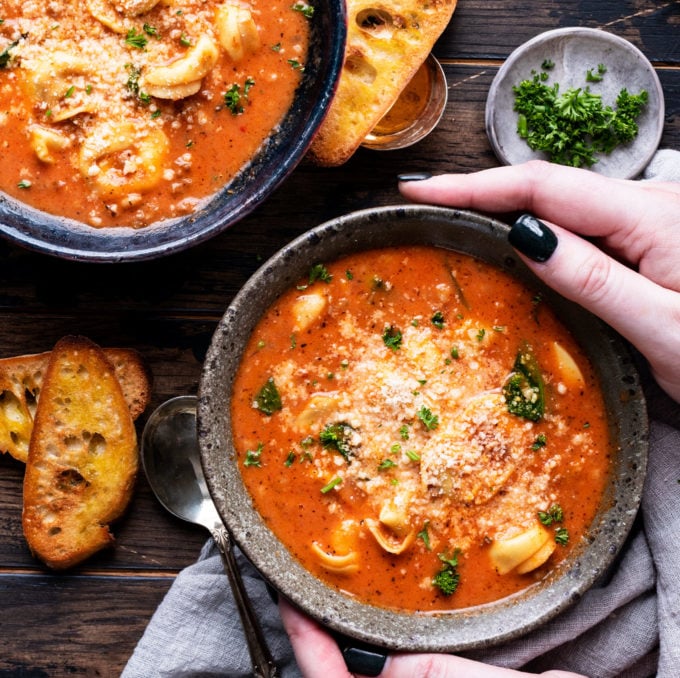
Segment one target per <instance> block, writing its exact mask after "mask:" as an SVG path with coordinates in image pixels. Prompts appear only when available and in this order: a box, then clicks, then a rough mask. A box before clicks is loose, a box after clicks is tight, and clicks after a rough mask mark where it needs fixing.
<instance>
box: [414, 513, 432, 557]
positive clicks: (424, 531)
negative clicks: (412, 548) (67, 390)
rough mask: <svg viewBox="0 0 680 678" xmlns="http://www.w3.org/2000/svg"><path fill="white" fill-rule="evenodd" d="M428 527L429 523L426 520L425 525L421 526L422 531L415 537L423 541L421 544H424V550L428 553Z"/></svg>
mask: <svg viewBox="0 0 680 678" xmlns="http://www.w3.org/2000/svg"><path fill="white" fill-rule="evenodd" d="M429 527H430V521H429V520H426V521H425V524H424V525H423V529H422V530H420V532H418V534H417V535H416V536H417V537H418V539H422V540H423V544H425V548H426V549H427V550H428V551H429V550H430V548H431V547H430V533H429V532H428V528H429Z"/></svg>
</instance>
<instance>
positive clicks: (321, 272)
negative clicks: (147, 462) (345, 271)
mask: <svg viewBox="0 0 680 678" xmlns="http://www.w3.org/2000/svg"><path fill="white" fill-rule="evenodd" d="M317 280H320V281H321V282H325V283H329V282H330V281H331V280H333V276H332V275H331V274H330V273H329V272H328V269H327V268H326V267H325V266H324V265H323V264H314V266H312V268H310V269H309V284H310V285H312V284H313V283H315V282H316V281H317Z"/></svg>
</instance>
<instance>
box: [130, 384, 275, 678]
mask: <svg viewBox="0 0 680 678" xmlns="http://www.w3.org/2000/svg"><path fill="white" fill-rule="evenodd" d="M196 407H197V398H196V397H194V396H179V397H177V398H172V399H171V400H168V401H166V402H165V403H163V404H162V405H160V406H159V407H158V408H157V409H156V410H155V411H154V412H153V413H152V414H151V416H150V417H149V420H148V421H147V423H146V426H145V427H144V433H143V434H142V465H143V467H144V472H145V473H146V477H147V479H148V480H149V485H151V489H152V490H153V492H154V494H155V495H156V498H157V499H158V501H160V503H161V504H162V505H163V506H164V507H165V508H166V509H167V510H168V511H169V512H170V513H172V514H173V515H174V516H176V517H177V518H181V519H182V520H186V521H187V522H189V523H194V524H195V525H202V526H203V527H205V528H207V529H208V530H210V533H211V534H212V536H213V538H214V540H215V543H216V544H217V547H218V549H219V551H220V554H221V555H222V561H223V562H224V569H225V570H226V572H227V576H228V577H229V583H230V584H231V589H232V592H233V594H234V599H235V600H236V607H237V609H238V612H239V615H240V617H241V623H242V624H243V629H244V632H245V636H246V641H247V643H248V650H249V651H250V658H251V660H252V662H253V675H254V676H256V678H276V677H277V676H278V675H279V674H278V672H277V668H276V665H275V664H274V660H273V659H272V656H271V653H270V651H269V648H268V647H267V642H266V640H265V638H264V634H263V633H262V628H261V627H260V625H259V623H258V621H257V617H256V616H255V612H254V610H253V608H252V606H251V605H250V600H249V599H248V594H247V592H246V589H245V586H244V585H243V579H242V578H241V573H240V571H239V569H238V566H237V564H236V560H235V558H234V553H233V550H232V542H231V537H230V535H229V532H228V531H227V529H226V527H225V526H224V523H223V522H222V520H221V519H220V517H219V514H218V513H217V509H216V508H215V505H214V504H213V501H212V499H211V497H210V494H209V493H208V487H207V485H206V482H205V477H204V475H203V468H202V466H201V460H200V456H199V451H198V441H197V437H196Z"/></svg>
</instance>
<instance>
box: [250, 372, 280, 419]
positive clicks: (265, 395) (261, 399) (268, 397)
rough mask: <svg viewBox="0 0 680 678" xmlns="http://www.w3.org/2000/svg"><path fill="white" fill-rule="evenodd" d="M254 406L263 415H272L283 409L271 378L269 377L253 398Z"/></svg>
mask: <svg viewBox="0 0 680 678" xmlns="http://www.w3.org/2000/svg"><path fill="white" fill-rule="evenodd" d="M255 405H256V407H257V409H258V410H260V411H261V412H264V413H265V414H274V412H276V411H277V410H280V409H281V408H282V407H283V405H282V403H281V395H280V394H279V389H278V388H276V383H275V382H274V378H273V377H269V379H267V381H266V382H265V383H264V385H263V386H262V388H261V389H260V390H259V391H258V393H257V395H256V396H255Z"/></svg>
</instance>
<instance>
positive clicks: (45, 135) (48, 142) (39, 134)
mask: <svg viewBox="0 0 680 678" xmlns="http://www.w3.org/2000/svg"><path fill="white" fill-rule="evenodd" d="M29 133H30V135H31V147H32V148H33V150H34V151H35V154H36V155H37V156H38V159H40V160H42V162H46V163H54V162H56V161H57V157H56V155H55V153H56V152H57V151H63V150H64V149H65V148H68V147H69V146H70V145H71V140H70V139H69V138H68V137H67V136H66V135H64V134H63V133H62V132H60V131H57V130H55V129H52V128H49V127H43V126H42V125H32V126H31V128H30V130H29Z"/></svg>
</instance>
